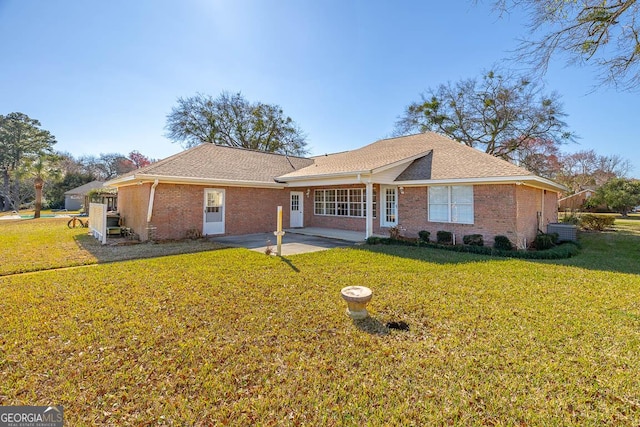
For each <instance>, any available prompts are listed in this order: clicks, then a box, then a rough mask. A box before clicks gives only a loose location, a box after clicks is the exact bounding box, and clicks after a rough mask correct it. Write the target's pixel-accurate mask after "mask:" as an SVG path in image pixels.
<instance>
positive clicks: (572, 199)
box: [558, 189, 596, 211]
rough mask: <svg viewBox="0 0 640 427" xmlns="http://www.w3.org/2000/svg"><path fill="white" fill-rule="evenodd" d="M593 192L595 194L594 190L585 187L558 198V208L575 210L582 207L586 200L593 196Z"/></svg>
mask: <svg viewBox="0 0 640 427" xmlns="http://www.w3.org/2000/svg"><path fill="white" fill-rule="evenodd" d="M594 194H596V192H595V190H590V189H586V190H582V191H578V192H577V193H575V194H572V195H570V196H567V197H562V198H561V199H559V200H558V204H559V209H560V210H562V211H565V210H571V211H575V210H578V209H582V208H583V207H584V204H585V203H586V202H587V200H589V199H590V198H591V197H593V195H594Z"/></svg>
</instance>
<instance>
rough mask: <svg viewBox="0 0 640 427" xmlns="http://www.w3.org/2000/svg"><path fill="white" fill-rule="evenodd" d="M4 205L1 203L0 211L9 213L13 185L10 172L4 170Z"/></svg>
mask: <svg viewBox="0 0 640 427" xmlns="http://www.w3.org/2000/svg"><path fill="white" fill-rule="evenodd" d="M2 189H3V190H2V203H0V208H1V209H0V210H2V211H3V212H4V211H8V210H9V209H11V198H10V197H9V195H10V194H11V183H10V181H9V171H8V170H6V169H3V170H2Z"/></svg>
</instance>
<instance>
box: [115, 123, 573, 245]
mask: <svg viewBox="0 0 640 427" xmlns="http://www.w3.org/2000/svg"><path fill="white" fill-rule="evenodd" d="M107 185H109V186H112V187H116V188H117V189H118V204H119V212H120V215H121V216H122V217H123V218H124V223H125V225H126V226H127V227H131V228H132V229H133V231H135V232H136V233H137V234H138V235H139V236H140V238H141V239H142V240H147V239H149V238H152V239H157V240H162V239H181V238H184V237H186V236H187V235H192V234H193V232H198V233H202V234H203V235H239V234H247V233H258V232H271V231H274V230H275V229H276V221H277V207H278V206H282V207H283V223H284V227H285V228H296V227H321V228H331V229H342V230H350V231H360V232H362V233H363V238H364V237H365V236H372V235H388V233H389V229H390V228H391V227H398V228H399V229H400V230H401V233H402V234H403V235H405V236H408V237H412V236H417V234H418V232H419V231H421V230H427V231H430V232H431V234H432V235H433V236H434V237H435V235H436V233H437V231H440V230H443V231H451V232H453V233H454V234H455V236H456V238H457V240H458V241H461V240H462V237H463V236H464V235H468V234H481V235H482V236H483V238H484V240H485V242H486V243H487V244H491V243H493V239H494V237H495V236H496V235H505V236H507V237H509V239H510V240H511V241H512V242H513V243H516V244H519V245H520V246H524V245H525V244H526V242H530V241H531V240H532V239H533V238H534V237H535V235H536V233H537V232H538V230H542V231H545V230H546V224H548V223H550V222H556V221H557V212H558V194H559V193H560V192H562V191H564V190H565V188H564V187H563V186H561V185H559V184H556V183H554V182H552V181H550V180H548V179H545V178H541V177H539V176H535V175H533V174H531V173H530V172H529V171H527V170H525V169H523V168H520V167H518V166H515V165H513V164H511V163H509V162H506V161H504V160H501V159H498V158H496V157H493V156H491V155H489V154H486V153H483V152H481V151H478V150H476V149H474V148H470V147H468V146H466V145H464V144H461V143H459V142H457V141H454V140H452V139H449V138H448V137H445V136H443V135H440V134H437V133H433V132H427V133H421V134H417V135H410V136H404V137H398V138H389V139H383V140H380V141H376V142H374V143H372V144H370V145H367V146H364V147H362V148H358V149H356V150H352V151H345V152H341V153H335V154H327V155H321V156H316V157H311V158H301V157H291V156H285V155H281V154H273V153H264V152H258V151H253V150H246V149H240V148H232V147H226V146H217V145H213V144H202V145H199V146H197V147H194V148H191V149H189V150H186V151H183V152H181V153H178V154H176V155H174V156H171V157H168V158H166V159H164V160H161V161H159V162H157V163H154V164H152V165H149V166H147V167H145V168H141V169H138V170H135V171H133V172H131V173H129V174H126V175H123V176H120V177H118V178H115V179H113V180H111V181H108V182H107Z"/></svg>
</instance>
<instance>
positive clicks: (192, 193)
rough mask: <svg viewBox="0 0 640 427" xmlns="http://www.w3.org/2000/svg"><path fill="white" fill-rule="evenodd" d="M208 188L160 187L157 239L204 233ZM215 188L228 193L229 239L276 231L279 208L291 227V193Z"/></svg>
mask: <svg viewBox="0 0 640 427" xmlns="http://www.w3.org/2000/svg"><path fill="white" fill-rule="evenodd" d="M206 188H212V187H208V186H198V185H184V184H160V185H158V187H157V188H156V194H155V202H154V208H153V217H152V220H151V224H152V225H154V226H155V227H156V230H155V238H156V239H158V240H166V239H183V238H185V237H186V235H187V232H188V231H189V230H197V231H199V232H202V225H203V213H204V191H205V189H206ZM215 188H216V189H223V190H225V210H226V211H225V234H226V235H238V234H250V233H260V232H271V231H274V230H275V229H276V223H277V207H278V205H280V206H282V211H283V227H284V228H288V227H289V192H290V190H289V189H287V190H281V189H264V188H262V189H259V188H245V187H215Z"/></svg>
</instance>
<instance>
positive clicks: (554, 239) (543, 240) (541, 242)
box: [533, 233, 560, 251]
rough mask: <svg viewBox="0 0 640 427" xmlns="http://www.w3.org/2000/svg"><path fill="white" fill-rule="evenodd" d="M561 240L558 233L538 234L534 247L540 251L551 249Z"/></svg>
mask: <svg viewBox="0 0 640 427" xmlns="http://www.w3.org/2000/svg"><path fill="white" fill-rule="evenodd" d="M559 238H560V236H559V235H558V233H550V234H545V233H538V234H537V235H536V238H535V239H534V240H533V246H534V247H535V248H536V249H537V250H539V251H544V250H547V249H551V248H552V247H554V246H555V245H556V244H557V243H558V239H559Z"/></svg>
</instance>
